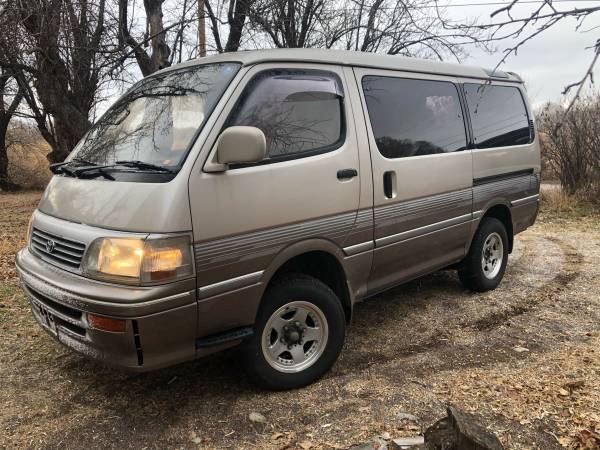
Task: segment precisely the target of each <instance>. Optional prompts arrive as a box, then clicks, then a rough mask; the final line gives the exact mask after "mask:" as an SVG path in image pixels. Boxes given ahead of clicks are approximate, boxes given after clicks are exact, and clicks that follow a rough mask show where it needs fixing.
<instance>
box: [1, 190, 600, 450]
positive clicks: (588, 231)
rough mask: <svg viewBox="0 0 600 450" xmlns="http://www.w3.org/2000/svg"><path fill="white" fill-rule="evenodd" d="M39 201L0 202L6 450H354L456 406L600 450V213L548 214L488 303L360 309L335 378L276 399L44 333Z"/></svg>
mask: <svg viewBox="0 0 600 450" xmlns="http://www.w3.org/2000/svg"><path fill="white" fill-rule="evenodd" d="M38 198H39V193H31V192H30V193H21V194H10V195H0V210H1V211H2V213H3V214H2V215H1V216H0V233H2V234H1V237H0V239H1V240H0V242H1V244H0V245H1V248H0V273H1V274H2V279H0V379H2V383H0V405H2V408H0V448H90V449H91V448H102V449H105V448H114V449H123V448H190V449H196V448H277V449H283V448H294V449H296V448H300V446H301V444H302V445H303V446H304V447H306V448H307V447H311V446H312V448H319V449H320V448H323V449H326V448H347V447H349V446H350V445H352V444H356V443H360V442H365V441H366V440H368V439H369V438H370V437H372V436H374V435H377V434H379V433H382V432H384V431H387V432H389V433H391V434H392V435H393V436H399V435H414V434H416V433H419V432H420V430H421V429H422V428H424V427H426V426H428V425H429V424H431V423H433V422H434V421H435V420H436V419H438V418H440V417H441V416H443V415H444V414H445V406H446V404H448V403H452V404H455V405H456V406H458V407H459V408H462V409H465V410H468V411H472V412H474V413H475V414H476V415H477V416H478V418H479V420H480V421H481V422H482V423H483V424H484V425H485V426H487V427H489V428H490V429H491V430H493V431H494V432H495V433H497V434H498V436H499V437H500V439H501V441H502V442H503V443H504V444H505V445H506V447H507V448H510V449H534V448H538V449H544V450H546V449H559V448H569V449H591V448H598V445H600V396H598V392H599V391H600V355H599V354H598V351H599V350H598V348H599V346H600V296H599V295H598V292H599V291H600V226H599V225H598V224H599V223H600V214H597V213H595V212H593V211H591V210H587V209H581V210H578V211H579V212H578V213H576V214H571V215H569V214H567V213H566V212H564V211H565V210H564V207H561V209H557V210H553V209H551V208H550V207H549V206H548V203H547V202H546V201H544V203H543V210H542V212H541V214H540V219H539V221H538V223H537V224H536V225H535V226H534V227H533V228H532V229H530V230H528V231H527V232H525V233H523V234H522V235H519V237H518V238H517V239H516V243H515V251H514V253H513V254H512V255H511V258H510V260H509V268H508V271H507V274H506V276H505V279H504V281H503V282H502V284H501V285H500V287H499V288H498V289H497V290H495V291H493V292H488V293H484V294H472V293H468V292H465V291H464V290H463V289H462V288H461V287H460V285H459V284H458V282H457V279H456V276H455V274H454V273H452V272H439V273H436V274H433V275H430V276H427V277H425V278H423V279H420V280H417V281H414V282H411V283H408V284H406V285H404V286H401V287H399V288H397V289H393V290H391V291H388V292H386V293H384V294H381V295H379V296H377V297H376V298H373V299H371V300H368V301H366V302H364V303H361V304H359V305H357V307H356V314H355V319H354V322H353V324H352V326H351V327H350V328H349V332H348V336H347V344H346V346H345V348H344V351H343V353H342V355H341V358H340V360H339V362H338V363H337V364H336V365H335V367H334V368H333V370H332V371H331V372H330V373H329V374H328V375H327V376H326V377H325V378H324V379H323V380H321V381H319V382H318V383H315V384H313V385H311V386H309V387H307V388H304V389H301V390H298V391H294V392H281V393H271V392H264V391H260V390H257V389H256V388H255V387H254V386H252V385H250V384H249V383H248V382H247V381H246V379H245V377H244V375H243V373H241V372H240V371H239V368H238V359H237V358H238V357H237V354H236V353H235V352H230V353H225V354H220V355H216V356H214V357H211V358H208V359H205V360H199V361H196V362H192V363H188V364H182V365H179V366H175V367H172V368H168V369H164V370H161V371H157V372H152V373H149V374H144V375H129V374H124V373H121V372H118V371H115V370H112V369H109V368H107V367H104V366H102V365H99V364H97V363H94V362H92V361H90V360H88V359H86V358H84V357H82V356H80V355H77V354H75V353H73V352H72V351H70V350H68V349H65V348H63V347H62V346H60V345H59V344H58V343H57V342H55V341H54V340H52V339H51V338H50V337H49V336H47V335H46V334H45V333H44V332H43V331H41V330H40V329H39V328H38V327H37V325H36V324H35V323H34V321H33V319H32V317H31V314H30V312H29V309H28V305H27V302H26V299H25V298H24V296H23V294H22V292H21V290H20V289H19V288H18V286H17V283H16V279H15V272H14V270H13V269H12V264H13V261H14V252H15V251H16V249H18V248H19V247H21V246H22V245H23V244H24V235H25V228H26V224H27V220H28V217H29V214H30V212H31V211H32V209H33V208H34V207H35V204H36V202H37V200H38ZM553 211H562V212H560V214H557V213H555V212H553ZM557 217H558V218H557ZM522 348H524V349H527V350H525V351H524V350H516V349H522ZM251 412H259V413H261V414H263V415H264V416H265V417H266V418H267V423H266V424H256V423H253V422H251V421H250V420H249V419H248V416H249V414H250V413H251ZM398 412H407V413H412V414H415V415H417V416H418V417H419V418H420V421H419V422H418V423H407V422H406V421H399V420H398V419H397V418H396V414H397V413H398Z"/></svg>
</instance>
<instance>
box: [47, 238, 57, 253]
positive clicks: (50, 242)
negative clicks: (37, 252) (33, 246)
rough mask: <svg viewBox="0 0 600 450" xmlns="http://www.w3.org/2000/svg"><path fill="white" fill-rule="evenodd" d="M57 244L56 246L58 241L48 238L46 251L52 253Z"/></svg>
mask: <svg viewBox="0 0 600 450" xmlns="http://www.w3.org/2000/svg"><path fill="white" fill-rule="evenodd" d="M55 246H56V243H55V242H54V241H53V240H52V239H48V240H47V241H46V251H47V252H48V253H52V252H53V251H54V247H55Z"/></svg>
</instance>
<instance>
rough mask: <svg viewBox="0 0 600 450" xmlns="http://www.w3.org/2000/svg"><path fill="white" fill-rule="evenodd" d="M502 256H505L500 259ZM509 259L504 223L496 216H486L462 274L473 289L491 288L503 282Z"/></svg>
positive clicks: (465, 283) (461, 268)
mask: <svg viewBox="0 0 600 450" xmlns="http://www.w3.org/2000/svg"><path fill="white" fill-rule="evenodd" d="M494 244H495V245H494ZM500 247H501V248H500ZM484 252H487V253H485V254H484ZM485 256H487V257H485ZM500 256H501V258H502V259H501V260H499V261H498V258H500ZM494 260H496V263H495V264H494V263H493V261H494ZM507 262H508V234H507V232H506V228H505V227H504V224H503V223H502V222H500V221H499V220H498V219H495V218H493V217H484V218H483V219H482V221H481V223H480V224H479V228H478V229H477V231H476V232H475V236H474V237H473V241H472V242H471V248H470V249H469V253H468V254H467V256H466V258H465V259H464V260H463V261H462V263H461V265H460V267H459V269H458V277H459V278H460V281H461V283H462V284H463V286H464V287H465V288H467V289H469V290H471V291H475V292H485V291H490V290H492V289H496V287H497V286H498V285H499V284H500V281H502V277H504V271H505V270H506V263H507Z"/></svg>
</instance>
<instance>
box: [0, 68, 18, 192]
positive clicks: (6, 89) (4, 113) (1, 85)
mask: <svg viewBox="0 0 600 450" xmlns="http://www.w3.org/2000/svg"><path fill="white" fill-rule="evenodd" d="M21 100H23V91H22V89H21V88H19V86H18V84H17V83H16V81H15V80H14V78H13V73H12V72H11V71H7V70H6V69H2V68H0V189H2V190H13V189H15V188H16V187H17V186H16V185H15V184H13V183H11V182H9V180H8V144H7V141H6V133H7V131H8V126H9V124H10V122H11V120H12V118H13V117H14V116H15V113H16V112H17V108H18V107H19V105H20V103H21Z"/></svg>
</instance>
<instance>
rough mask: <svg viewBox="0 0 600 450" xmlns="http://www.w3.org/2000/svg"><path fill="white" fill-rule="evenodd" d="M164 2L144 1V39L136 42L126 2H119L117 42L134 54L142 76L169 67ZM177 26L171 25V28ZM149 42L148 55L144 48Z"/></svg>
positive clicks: (157, 0) (159, 0)
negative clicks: (127, 47) (131, 29)
mask: <svg viewBox="0 0 600 450" xmlns="http://www.w3.org/2000/svg"><path fill="white" fill-rule="evenodd" d="M163 3H164V0H144V10H145V13H146V37H145V38H144V39H143V41H142V42H138V40H136V39H135V38H134V37H133V36H132V34H131V31H130V26H131V25H130V23H129V20H128V6H129V2H128V1H127V0H119V40H120V43H121V45H126V46H129V48H130V49H131V52H132V53H133V54H134V56H135V59H136V61H137V64H138V66H139V68H140V70H141V72H142V75H144V76H147V75H150V74H151V73H154V72H156V71H157V70H160V69H162V68H164V67H168V66H170V65H171V59H170V58H169V55H170V53H171V49H170V47H169V45H168V44H167V30H165V27H164V24H163V16H164V15H163ZM176 25H177V24H174V25H173V28H174V27H175V26H176ZM148 41H150V53H149V54H148V52H146V50H145V49H144V46H145V45H146V44H147V42H148Z"/></svg>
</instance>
